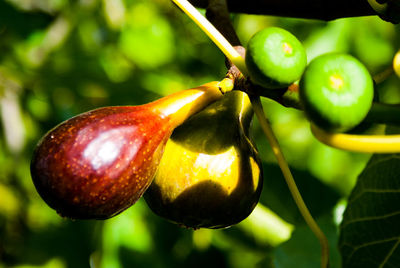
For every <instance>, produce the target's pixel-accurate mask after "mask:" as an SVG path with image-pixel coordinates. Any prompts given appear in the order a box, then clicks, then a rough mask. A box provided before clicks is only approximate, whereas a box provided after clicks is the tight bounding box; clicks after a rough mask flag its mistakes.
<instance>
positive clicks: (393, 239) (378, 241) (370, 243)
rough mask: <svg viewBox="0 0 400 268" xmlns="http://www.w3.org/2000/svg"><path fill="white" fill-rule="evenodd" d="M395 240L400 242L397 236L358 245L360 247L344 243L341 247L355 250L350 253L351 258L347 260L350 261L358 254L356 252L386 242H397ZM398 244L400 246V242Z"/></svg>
mask: <svg viewBox="0 0 400 268" xmlns="http://www.w3.org/2000/svg"><path fill="white" fill-rule="evenodd" d="M395 240H400V237H399V236H396V237H391V238H387V239H382V240H376V241H372V242H368V243H365V244H361V245H358V246H354V245H351V244H349V243H343V244H342V246H341V247H343V246H345V245H347V246H349V247H352V248H353V250H352V252H351V253H350V255H349V257H347V259H348V260H350V259H351V258H352V256H353V255H354V253H356V251H357V250H359V249H361V248H364V247H368V246H373V245H376V244H381V243H386V242H390V241H395ZM396 244H398V242H397V243H396Z"/></svg>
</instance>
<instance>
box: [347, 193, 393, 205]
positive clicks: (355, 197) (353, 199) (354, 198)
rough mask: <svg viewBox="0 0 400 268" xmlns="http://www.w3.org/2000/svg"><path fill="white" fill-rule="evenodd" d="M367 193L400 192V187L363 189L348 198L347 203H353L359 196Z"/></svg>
mask: <svg viewBox="0 0 400 268" xmlns="http://www.w3.org/2000/svg"><path fill="white" fill-rule="evenodd" d="M367 193H376V194H388V193H400V189H363V190H361V192H360V193H359V194H358V195H356V196H354V197H353V198H352V199H351V200H349V204H351V203H353V202H354V201H355V200H357V199H359V198H360V197H361V196H363V195H364V194H367Z"/></svg>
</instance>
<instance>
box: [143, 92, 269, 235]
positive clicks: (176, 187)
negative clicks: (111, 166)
mask: <svg viewBox="0 0 400 268" xmlns="http://www.w3.org/2000/svg"><path fill="white" fill-rule="evenodd" d="M252 117H253V110H252V108H251V103H250V100H249V98H248V96H247V94H246V93H243V92H241V91H232V92H229V93H227V94H225V96H224V97H223V98H222V99H221V100H219V101H217V102H215V103H213V104H211V105H210V106H208V107H206V108H205V109H204V110H202V111H201V112H199V113H197V114H195V115H194V116H192V117H190V118H189V119H188V120H187V121H186V122H185V123H184V124H182V125H181V126H179V127H178V128H176V129H175V130H174V132H173V133H172V136H171V137H170V139H169V140H168V142H167V145H166V147H165V151H164V155H163V157H162V159H161V162H160V164H159V167H158V170H157V173H156V176H155V178H154V180H153V182H152V184H151V185H150V187H149V188H148V190H147V191H146V193H145V195H144V197H145V200H146V202H147V204H148V205H149V207H150V208H151V209H152V210H153V212H155V213H156V214H157V215H159V216H161V217H164V218H166V219H167V220H169V221H172V222H175V223H177V224H179V225H182V226H185V227H189V228H195V229H197V228H202V227H203V228H224V227H228V226H231V225H233V224H236V223H238V222H240V221H242V220H243V219H245V218H246V217H247V216H248V215H249V214H250V213H251V212H252V211H253V209H254V207H255V206H256V204H257V202H258V200H259V197H260V193H261V189H262V167H261V161H260V159H259V157H258V152H257V149H256V148H255V146H254V144H253V142H252V141H251V139H250V137H249V128H250V123H251V120H252Z"/></svg>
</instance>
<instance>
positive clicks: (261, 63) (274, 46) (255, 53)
mask: <svg viewBox="0 0 400 268" xmlns="http://www.w3.org/2000/svg"><path fill="white" fill-rule="evenodd" d="M245 61H246V66H247V69H248V71H249V76H250V80H251V81H252V82H253V83H255V84H257V85H260V86H262V87H265V88H283V87H287V86H289V85H290V84H292V83H293V82H295V81H297V80H299V79H300V77H301V75H302V74H303V71H304V69H305V67H306V65H307V56H306V52H305V49H304V47H303V45H302V44H301V43H300V41H299V40H298V39H297V38H296V37H295V36H294V35H292V34H291V33H290V32H288V31H286V30H284V29H281V28H278V27H269V28H266V29H264V30H261V31H259V32H257V33H256V34H255V35H254V36H253V37H252V38H250V40H249V42H248V44H247V49H246V57H245Z"/></svg>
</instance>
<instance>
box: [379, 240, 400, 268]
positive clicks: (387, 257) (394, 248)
mask: <svg viewBox="0 0 400 268" xmlns="http://www.w3.org/2000/svg"><path fill="white" fill-rule="evenodd" d="M399 244H400V238H399V239H398V240H397V243H396V244H394V246H393V248H392V249H391V250H390V251H389V253H388V255H386V257H385V259H384V260H383V262H382V264H381V265H379V268H382V267H383V266H384V265H385V264H386V263H387V261H388V260H389V259H390V257H391V256H392V254H393V252H394V251H395V250H396V248H397V247H398V246H399Z"/></svg>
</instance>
